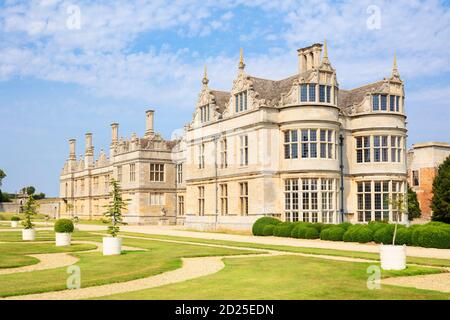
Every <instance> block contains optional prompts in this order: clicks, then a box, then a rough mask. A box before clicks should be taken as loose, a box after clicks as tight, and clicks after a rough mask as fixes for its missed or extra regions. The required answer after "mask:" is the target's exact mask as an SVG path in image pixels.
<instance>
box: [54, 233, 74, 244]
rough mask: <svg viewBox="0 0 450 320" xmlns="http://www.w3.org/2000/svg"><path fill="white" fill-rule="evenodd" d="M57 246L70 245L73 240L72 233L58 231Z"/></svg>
mask: <svg viewBox="0 0 450 320" xmlns="http://www.w3.org/2000/svg"><path fill="white" fill-rule="evenodd" d="M55 235H56V241H55V242H56V246H57V247H65V246H70V241H71V240H72V234H71V233H68V232H65V233H60V232H56V233H55Z"/></svg>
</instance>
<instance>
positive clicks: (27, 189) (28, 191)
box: [22, 186, 36, 196]
mask: <svg viewBox="0 0 450 320" xmlns="http://www.w3.org/2000/svg"><path fill="white" fill-rule="evenodd" d="M35 192H36V188H35V187H33V186H28V187H25V188H22V193H26V194H27V195H29V196H31V195H32V194H34V193H35Z"/></svg>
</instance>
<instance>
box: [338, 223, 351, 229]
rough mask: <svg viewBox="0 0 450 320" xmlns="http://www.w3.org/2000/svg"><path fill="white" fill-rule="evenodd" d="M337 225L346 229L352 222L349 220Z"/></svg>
mask: <svg viewBox="0 0 450 320" xmlns="http://www.w3.org/2000/svg"><path fill="white" fill-rule="evenodd" d="M337 226H338V227H341V228H342V229H344V230H347V229H348V228H350V227H351V226H352V224H351V223H350V222H342V223H339V224H338V225H337Z"/></svg>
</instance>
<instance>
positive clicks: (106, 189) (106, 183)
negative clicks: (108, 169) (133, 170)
mask: <svg viewBox="0 0 450 320" xmlns="http://www.w3.org/2000/svg"><path fill="white" fill-rule="evenodd" d="M108 191H109V174H107V175H106V176H105V193H108Z"/></svg>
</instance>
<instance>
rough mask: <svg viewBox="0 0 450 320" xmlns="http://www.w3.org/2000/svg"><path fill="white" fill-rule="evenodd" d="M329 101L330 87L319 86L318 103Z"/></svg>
mask: <svg viewBox="0 0 450 320" xmlns="http://www.w3.org/2000/svg"><path fill="white" fill-rule="evenodd" d="M330 101H331V86H326V85H322V84H321V85H320V86H319V102H327V103H330Z"/></svg>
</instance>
